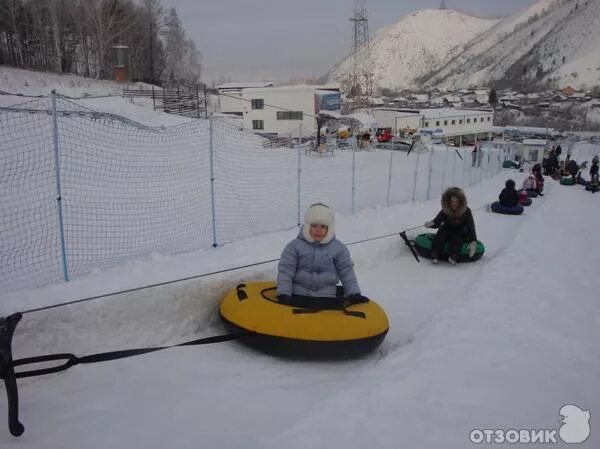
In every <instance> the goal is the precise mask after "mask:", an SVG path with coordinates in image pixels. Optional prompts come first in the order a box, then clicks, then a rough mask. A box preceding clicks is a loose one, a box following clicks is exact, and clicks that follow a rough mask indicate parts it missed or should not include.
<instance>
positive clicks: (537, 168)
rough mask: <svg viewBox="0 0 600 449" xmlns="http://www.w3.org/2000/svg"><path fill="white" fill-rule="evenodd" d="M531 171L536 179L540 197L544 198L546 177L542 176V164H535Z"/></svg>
mask: <svg viewBox="0 0 600 449" xmlns="http://www.w3.org/2000/svg"><path fill="white" fill-rule="evenodd" d="M531 171H532V173H533V176H534V177H535V185H536V189H537V193H538V195H539V196H544V194H543V193H542V192H543V190H544V175H542V166H541V165H540V164H535V165H534V166H533V168H532V169H531Z"/></svg>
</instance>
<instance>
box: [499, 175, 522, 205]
mask: <svg viewBox="0 0 600 449" xmlns="http://www.w3.org/2000/svg"><path fill="white" fill-rule="evenodd" d="M515 185H516V184H515V182H514V181H513V180H512V179H509V180H508V181H506V183H505V184H504V189H502V192H500V196H499V200H500V205H501V206H502V207H515V206H516V205H518V204H519V195H518V193H517V191H516V189H515Z"/></svg>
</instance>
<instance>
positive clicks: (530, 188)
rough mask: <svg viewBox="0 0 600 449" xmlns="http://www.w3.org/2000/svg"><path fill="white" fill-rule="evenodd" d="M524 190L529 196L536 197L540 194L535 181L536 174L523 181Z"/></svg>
mask: <svg viewBox="0 0 600 449" xmlns="http://www.w3.org/2000/svg"><path fill="white" fill-rule="evenodd" d="M523 190H525V191H526V192H527V195H528V196H529V198H536V197H537V196H538V191H537V183H536V182H535V176H534V175H529V176H528V177H527V178H526V179H525V181H523Z"/></svg>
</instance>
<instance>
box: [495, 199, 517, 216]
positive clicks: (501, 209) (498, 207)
mask: <svg viewBox="0 0 600 449" xmlns="http://www.w3.org/2000/svg"><path fill="white" fill-rule="evenodd" d="M490 209H492V211H493V212H496V213H497V214H505V215H521V214H522V213H523V211H524V210H525V209H524V208H523V206H521V205H520V204H517V205H516V206H512V207H507V206H503V205H502V204H500V202H499V201H496V202H494V203H492V205H491V206H490Z"/></svg>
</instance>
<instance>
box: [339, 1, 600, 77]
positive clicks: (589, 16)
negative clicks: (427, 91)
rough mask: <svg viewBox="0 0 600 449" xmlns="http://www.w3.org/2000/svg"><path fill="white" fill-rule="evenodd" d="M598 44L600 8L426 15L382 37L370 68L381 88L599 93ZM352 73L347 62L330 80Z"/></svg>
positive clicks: (582, 5) (553, 4)
mask: <svg viewBox="0 0 600 449" xmlns="http://www.w3.org/2000/svg"><path fill="white" fill-rule="evenodd" d="M599 44H600V0H539V1H537V2H536V3H534V4H533V5H531V6H530V7H528V8H526V9H524V10H522V11H520V12H518V13H516V14H513V15H512V16H509V17H506V18H504V19H500V20H496V19H481V18H477V17H473V16H470V15H468V14H465V13H461V12H457V11H452V10H420V11H416V12H414V13H412V14H410V15H408V16H406V17H405V18H403V19H401V20H400V21H398V22H396V23H395V24H393V25H390V26H387V27H384V28H382V29H381V30H379V31H378V32H377V33H376V35H375V37H374V38H373V40H372V41H371V62H370V67H371V69H372V71H373V74H374V79H373V80H374V85H375V87H376V88H389V89H402V88H420V87H423V86H425V87H430V88H433V87H445V88H451V89H457V88H468V87H474V86H484V85H491V84H494V85H497V84H501V85H504V86H507V87H508V86H510V87H517V86H523V85H532V84H535V83H550V84H553V85H554V86H555V87H564V86H566V85H568V84H571V85H573V86H574V87H576V88H584V87H591V86H594V85H600V52H598V51H597V48H598V45H599ZM361 57H362V55H359V59H360V58H361ZM365 57H366V55H365ZM365 57H362V59H365ZM351 68H352V57H348V58H346V59H345V60H344V61H342V62H341V63H340V64H339V65H337V66H336V67H335V68H334V69H333V70H332V72H331V73H330V76H329V77H330V79H334V80H337V81H343V80H344V79H347V77H348V73H349V72H350V70H351Z"/></svg>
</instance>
